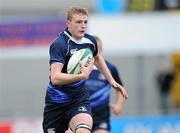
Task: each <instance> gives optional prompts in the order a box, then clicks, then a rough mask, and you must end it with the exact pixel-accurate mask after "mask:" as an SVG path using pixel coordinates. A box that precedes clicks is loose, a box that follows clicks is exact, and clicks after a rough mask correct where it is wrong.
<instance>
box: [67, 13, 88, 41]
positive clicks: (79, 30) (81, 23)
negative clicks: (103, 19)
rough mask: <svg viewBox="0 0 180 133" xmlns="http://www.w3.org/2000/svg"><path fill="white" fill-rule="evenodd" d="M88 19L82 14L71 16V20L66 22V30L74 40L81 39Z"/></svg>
mask: <svg viewBox="0 0 180 133" xmlns="http://www.w3.org/2000/svg"><path fill="white" fill-rule="evenodd" d="M87 22H88V17H87V16H86V15H83V14H73V15H72V19H71V20H68V21H67V26H68V30H69V31H70V33H71V34H72V36H73V37H74V38H75V39H78V40H79V39H81V38H82V37H84V34H85V32H86V29H87Z"/></svg>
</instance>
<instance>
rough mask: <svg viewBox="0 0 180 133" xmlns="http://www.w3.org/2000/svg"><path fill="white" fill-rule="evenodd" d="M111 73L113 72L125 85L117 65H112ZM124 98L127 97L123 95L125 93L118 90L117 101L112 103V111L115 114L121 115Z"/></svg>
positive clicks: (116, 79) (115, 77)
mask: <svg viewBox="0 0 180 133" xmlns="http://www.w3.org/2000/svg"><path fill="white" fill-rule="evenodd" d="M111 73H112V76H113V78H114V79H115V81H116V82H117V83H119V84H120V85H122V86H123V83H122V80H121V78H120V76H119V73H118V70H117V68H116V67H115V66H112V67H111ZM124 100H125V98H124V97H123V95H122V94H121V93H120V92H119V91H117V90H116V100H115V103H114V104H111V107H112V111H113V113H114V114H115V115H119V114H120V113H121V111H122V106H123V103H124Z"/></svg>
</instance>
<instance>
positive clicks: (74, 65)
mask: <svg viewBox="0 0 180 133" xmlns="http://www.w3.org/2000/svg"><path fill="white" fill-rule="evenodd" d="M92 58H93V53H92V52H91V50H90V49H88V48H85V49H80V50H78V51H76V52H75V53H74V54H73V55H72V56H71V58H70V59H69V61H68V64H67V73H69V74H78V73H79V72H80V64H79V62H82V64H83V65H84V66H85V67H87V66H88V65H89V63H90V62H91V60H92Z"/></svg>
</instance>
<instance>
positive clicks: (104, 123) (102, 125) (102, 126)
mask: <svg viewBox="0 0 180 133" xmlns="http://www.w3.org/2000/svg"><path fill="white" fill-rule="evenodd" d="M99 128H101V129H107V128H108V124H107V123H106V122H103V123H101V124H99Z"/></svg>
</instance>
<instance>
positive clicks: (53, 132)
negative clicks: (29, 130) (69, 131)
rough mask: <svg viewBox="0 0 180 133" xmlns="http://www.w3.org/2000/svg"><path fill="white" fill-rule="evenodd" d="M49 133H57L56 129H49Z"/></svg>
mask: <svg viewBox="0 0 180 133" xmlns="http://www.w3.org/2000/svg"><path fill="white" fill-rule="evenodd" d="M47 132H48V133H56V131H55V128H48V130H47Z"/></svg>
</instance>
